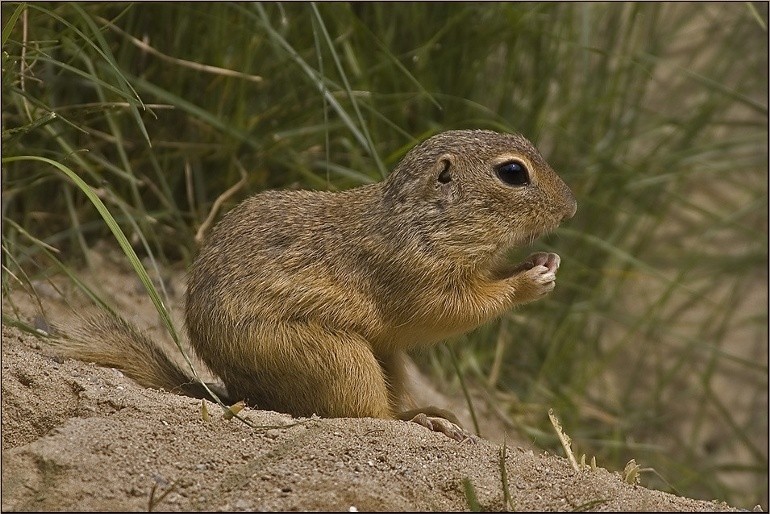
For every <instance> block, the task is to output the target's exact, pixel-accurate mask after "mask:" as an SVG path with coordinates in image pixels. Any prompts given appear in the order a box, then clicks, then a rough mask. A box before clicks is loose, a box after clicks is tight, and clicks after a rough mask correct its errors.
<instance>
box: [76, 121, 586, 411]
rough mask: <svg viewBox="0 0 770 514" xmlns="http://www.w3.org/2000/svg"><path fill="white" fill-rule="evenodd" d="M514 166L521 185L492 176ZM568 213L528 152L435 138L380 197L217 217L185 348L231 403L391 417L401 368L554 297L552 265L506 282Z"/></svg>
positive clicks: (496, 138)
mask: <svg viewBox="0 0 770 514" xmlns="http://www.w3.org/2000/svg"><path fill="white" fill-rule="evenodd" d="M512 159H515V160H517V161H519V162H521V163H522V164H523V165H525V166H526V168H528V170H529V176H530V181H529V183H528V184H525V185H513V186H512V185H508V184H506V183H504V182H503V181H501V180H500V178H498V176H497V175H496V173H495V165H497V164H500V163H503V162H507V161H510V160H512ZM448 175H450V176H451V179H450V180H448V181H447V179H448V178H450V177H449V176H448ZM575 209H576V202H575V198H574V196H573V195H572V193H571V192H570V190H569V188H568V187H567V186H566V185H565V184H564V182H562V180H561V179H560V178H559V177H558V176H557V175H556V173H555V172H554V171H553V170H552V169H551V168H550V167H549V166H548V164H547V163H546V162H545V160H544V159H543V158H542V157H541V156H540V154H539V153H538V152H537V150H536V149H535V148H534V147H533V146H532V144H531V143H529V142H528V141H527V140H526V139H525V138H523V137H521V136H518V135H511V134H499V133H495V132H490V131H466V130H463V131H450V132H444V133H441V134H438V135H436V136H434V137H432V138H430V139H428V140H426V141H424V142H423V143H421V144H420V145H418V146H416V147H415V148H413V149H412V150H411V151H410V152H409V153H408V154H407V155H406V156H405V157H404V159H403V160H402V161H401V162H400V163H399V164H398V165H397V166H396V168H395V170H394V171H393V173H391V174H390V176H388V177H387V179H385V180H384V181H383V182H380V183H377V184H372V185H366V186H362V187H358V188H355V189H351V190H348V191H344V192H341V193H331V192H312V191H266V192H263V193H260V194H257V195H255V196H253V197H251V198H248V199H246V200H245V201H243V202H242V203H241V204H240V205H238V206H237V207H235V208H234V209H233V210H232V211H230V212H229V213H228V214H226V215H225V216H224V218H223V219H222V220H221V221H220V222H219V223H218V224H217V225H216V227H215V228H214V229H213V231H212V233H211V235H210V237H209V238H208V240H207V241H206V242H205V243H204V245H203V247H202V248H201V250H200V253H199V255H198V257H197V259H196V260H195V262H194V264H193V265H192V268H191V269H190V272H189V280H188V289H187V298H186V306H185V308H186V312H185V314H186V328H187V332H188V336H189V341H190V344H191V345H192V347H193V348H194V349H195V352H196V353H197V355H198V356H199V357H200V358H201V359H202V360H203V361H204V362H205V363H206V364H207V365H208V367H209V368H210V369H211V370H212V371H213V372H214V373H216V374H217V375H218V376H219V377H220V378H221V379H222V381H223V382H224V384H225V386H226V388H227V391H228V393H229V395H230V398H233V399H246V400H247V402H248V403H250V404H251V405H255V406H257V407H260V408H265V409H272V410H277V411H282V412H288V413H291V414H293V415H302V416H309V415H311V414H314V413H315V414H318V415H320V416H326V417H364V416H371V417H379V418H394V417H397V416H398V413H399V411H400V408H401V407H400V405H399V402H400V398H401V395H402V393H403V390H402V389H403V376H402V375H403V367H402V364H401V362H402V359H403V355H404V352H405V351H407V350H408V349H410V348H412V347H414V346H416V345H421V344H429V343H433V342H436V341H440V340H442V339H445V338H447V337H450V336H452V335H455V334H460V333H463V332H466V331H468V330H470V329H473V328H474V327H477V326H478V325H480V324H483V323H485V322H487V321H489V320H492V319H494V318H495V317H497V316H499V315H500V314H502V313H504V312H505V311H506V310H508V309H510V308H511V307H512V306H514V305H517V304H521V303H525V302H529V301H532V300H537V299H538V298H541V297H542V296H544V295H545V294H546V293H548V292H549V291H551V290H552V289H553V287H554V281H555V273H556V269H557V268H558V265H559V258H558V256H557V255H555V254H543V253H537V254H533V255H532V256H530V257H529V258H528V259H527V260H526V261H525V262H523V263H521V264H519V265H517V266H512V265H510V264H508V263H507V262H506V260H505V254H506V252H507V251H508V250H510V249H511V248H513V247H516V246H521V245H523V244H527V243H530V242H532V241H533V240H534V239H535V238H536V237H538V236H540V235H542V234H544V233H546V232H548V231H551V230H553V229H555V228H556V227H557V226H558V225H559V223H560V222H561V221H562V220H564V219H567V218H570V217H571V216H572V215H573V214H574V213H575ZM116 327H117V324H116ZM124 332H125V334H126V337H129V338H131V339H133V340H134V341H136V336H135V335H132V334H133V331H129V330H124ZM81 336H82V334H81ZM121 338H123V339H125V337H123V336H121V335H120V334H118V335H116V336H115V337H114V338H112V340H111V344H113V345H117V347H118V348H119V349H120V350H121V353H122V357H123V358H125V359H138V358H140V356H141V359H144V360H145V361H146V360H148V359H149V360H155V359H157V358H158V357H157V353H154V351H153V350H151V348H149V347H150V346H151V342H148V341H146V340H144V339H142V340H141V341H140V342H139V343H136V342H134V343H133V344H131V345H129V344H125V343H120V342H119V341H120V340H121ZM81 339H82V337H81ZM92 353H93V352H92ZM75 354H76V355H77V352H75ZM91 359H92V360H97V361H99V359H96V358H93V356H91ZM108 364H109V365H112V366H118V367H123V368H124V369H128V368H126V366H125V365H123V366H121V363H120V362H115V361H114V360H113V361H110V362H108ZM131 369H134V368H131ZM153 373H162V374H165V375H166V376H165V377H164V376H156V377H154V378H153V377H152V376H149V377H148V376H147V375H148V374H149V375H151V374H153ZM182 375H184V373H182ZM168 376H173V381H176V382H178V381H179V380H180V378H179V373H178V372H175V373H171V372H168V371H167V366H165V365H164V366H155V367H152V366H150V367H147V368H146V369H145V371H144V376H142V377H141V378H142V383H144V384H145V385H155V386H161V387H165V388H169V386H178V385H179V384H175V383H174V384H170V383H169V378H168ZM188 392H189V391H188Z"/></svg>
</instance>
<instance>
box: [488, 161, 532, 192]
mask: <svg viewBox="0 0 770 514" xmlns="http://www.w3.org/2000/svg"><path fill="white" fill-rule="evenodd" d="M495 172H496V173H497V176H498V178H499V179H500V180H502V181H503V183H505V184H508V185H509V186H526V185H527V184H529V171H527V168H526V166H524V164H522V163H521V162H519V161H509V162H504V163H503V164H500V165H498V166H497V168H495Z"/></svg>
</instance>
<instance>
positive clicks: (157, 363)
mask: <svg viewBox="0 0 770 514" xmlns="http://www.w3.org/2000/svg"><path fill="white" fill-rule="evenodd" d="M52 342H53V346H54V349H55V351H56V353H58V354H60V355H62V356H64V357H72V358H75V359H79V360H83V361H88V362H95V363H97V364H99V365H102V366H108V367H111V368H117V369H119V370H121V371H123V372H124V373H125V374H126V375H127V376H128V377H130V378H132V379H134V380H135V381H137V382H138V383H139V384H141V385H142V386H145V387H152V388H156V389H165V390H166V391H170V392H175V393H179V394H184V395H187V396H192V397H195V398H206V399H210V400H213V398H212V397H211V395H210V394H209V393H208V391H206V388H205V387H204V386H203V384H201V382H200V381H199V380H198V379H197V378H195V377H194V376H193V374H192V372H189V373H188V372H186V371H185V370H184V368H183V367H182V366H181V365H180V364H179V363H177V362H176V361H175V360H174V359H173V358H171V356H170V355H168V353H166V351H165V350H164V349H163V348H162V347H161V346H159V345H158V344H156V343H155V342H154V341H152V340H151V339H150V338H149V337H148V336H147V335H145V334H143V333H142V332H140V331H139V329H137V328H136V327H135V326H134V325H132V324H131V323H129V322H128V321H126V320H124V319H123V318H121V317H120V316H117V315H112V314H106V313H102V314H99V315H96V316H94V317H90V318H87V319H83V320H81V323H79V324H78V325H67V326H64V327H61V326H57V327H56V337H55V338H54V339H53V341H52ZM208 385H209V387H210V388H212V390H213V391H214V392H215V393H216V394H217V395H218V396H220V399H222V400H223V401H227V399H226V394H225V391H224V389H223V388H222V387H221V386H218V385H217V384H208Z"/></svg>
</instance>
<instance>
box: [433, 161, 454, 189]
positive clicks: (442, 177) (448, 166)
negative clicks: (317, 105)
mask: <svg viewBox="0 0 770 514" xmlns="http://www.w3.org/2000/svg"><path fill="white" fill-rule="evenodd" d="M453 166H454V158H453V157H452V156H451V155H449V154H444V155H442V156H441V157H440V158H439V160H438V163H437V168H438V170H439V174H438V177H437V178H436V180H438V181H439V183H441V184H448V183H450V182H451V181H452V171H453V170H452V168H453Z"/></svg>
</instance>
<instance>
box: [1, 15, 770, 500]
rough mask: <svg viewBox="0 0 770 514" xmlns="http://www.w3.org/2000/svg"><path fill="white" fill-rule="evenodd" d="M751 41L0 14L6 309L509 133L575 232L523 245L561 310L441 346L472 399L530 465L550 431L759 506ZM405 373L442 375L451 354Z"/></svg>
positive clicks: (533, 24) (184, 259)
mask: <svg viewBox="0 0 770 514" xmlns="http://www.w3.org/2000/svg"><path fill="white" fill-rule="evenodd" d="M767 18H768V16H767V6H766V5H763V4H754V3H731V4H720V5H711V4H707V3H649V4H648V3H638V4H635V3H621V4H613V3H602V4H594V3H521V4H519V3H492V4H489V3H475V2H474V3H471V2H468V3H397V4H388V3H368V2H366V3H349V4H348V3H319V4H310V3H266V4H259V3H257V4H242V3H196V2H191V3H137V4H128V3H126V4H122V3H107V2H104V3H46V4H42V3H29V4H23V3H13V2H4V3H3V4H2V44H3V82H2V102H3V130H2V143H3V146H2V149H3V167H2V184H3V204H2V215H3V235H2V237H3V296H4V300H7V299H8V298H9V297H10V293H11V292H12V291H14V290H15V289H18V288H24V287H27V288H29V284H30V283H31V282H32V281H33V280H35V279H39V278H45V277H47V276H48V275H50V274H53V273H59V272H60V271H61V270H65V272H70V273H72V275H73V277H74V276H75V274H74V273H73V270H75V269H77V268H78V267H80V266H82V265H88V256H89V252H88V248H90V247H92V246H93V245H94V243H95V242H96V241H98V240H101V239H104V238H108V237H111V233H113V232H114V231H115V229H119V231H120V232H121V233H123V234H125V235H126V237H127V242H128V243H129V246H130V247H131V248H130V249H131V250H132V251H133V253H135V254H137V256H138V257H139V258H143V259H146V260H145V262H149V263H150V264H152V265H153V266H157V267H158V269H162V268H163V267H164V266H169V265H175V264H177V263H182V264H183V265H186V264H189V262H190V260H191V259H192V257H193V255H194V253H195V249H196V244H197V243H196V238H195V235H196V232H197V230H198V228H199V227H200V226H201V225H203V226H204V227H205V226H207V225H206V224H207V223H208V222H207V219H208V218H209V214H210V213H211V212H212V209H214V214H215V216H214V218H216V213H218V212H219V213H221V211H223V210H226V209H227V208H228V207H230V206H232V205H233V204H234V203H235V202H237V201H238V200H240V199H242V198H243V197H244V196H245V195H247V194H250V193H253V192H256V191H259V190H262V189H265V188H278V187H305V188H318V189H333V190H334V189H345V188H349V187H353V186H356V185H360V184H364V183H368V182H371V181H375V180H379V179H380V178H381V177H383V176H384V175H386V174H387V173H388V170H389V169H391V168H392V166H393V165H394V164H395V163H396V162H397V161H398V159H399V158H400V157H401V156H402V155H403V154H404V153H405V151H406V150H407V149H408V148H409V147H410V146H412V145H413V144H414V143H415V142H417V141H418V140H420V139H423V138H424V137H426V136H428V135H431V134H433V133H435V132H438V131H441V130H445V129H450V128H471V127H477V128H491V129H496V130H503V131H516V132H521V133H523V134H524V135H526V136H527V137H529V138H530V139H531V140H533V141H535V142H536V144H537V145H538V146H539V148H540V149H541V151H542V152H543V154H544V155H545V156H546V158H547V159H548V160H549V162H550V163H551V165H552V166H553V167H554V168H555V169H556V170H557V171H558V172H559V173H560V175H561V176H562V177H563V178H564V179H565V181H566V182H567V183H568V184H569V185H570V186H571V187H572V189H573V191H574V192H575V195H576V197H577V198H578V213H577V215H576V217H575V218H574V219H572V220H570V221H569V222H568V223H566V224H565V225H564V226H563V227H562V228H561V229H559V230H558V231H557V232H556V233H555V234H553V235H551V236H549V237H546V238H544V239H542V240H541V241H540V242H538V243H537V246H538V247H539V248H544V249H547V250H550V251H556V252H557V253H559V254H560V255H561V256H562V259H563V260H562V267H561V269H560V272H559V274H560V278H559V286H558V287H557V289H556V290H555V292H554V293H553V294H551V295H550V296H549V297H548V298H547V299H545V300H543V301H540V302H537V303H534V304H532V305H528V306H525V307H522V308H519V309H517V310H515V311H512V312H511V313H510V314H509V315H507V316H504V317H503V318H502V319H501V320H499V321H498V322H495V323H492V324H490V325H488V326H485V327H482V328H480V329H479V330H477V331H475V332H474V333H472V334H470V335H468V336H467V337H464V338H463V340H462V341H458V342H453V343H452V344H453V347H454V348H455V349H456V353H457V354H458V356H459V368H460V369H461V370H462V373H463V375H464V377H465V379H466V381H467V382H468V383H469V384H470V385H473V386H475V387H476V388H477V389H479V388H483V389H484V390H486V392H487V393H488V394H486V397H487V398H489V400H488V401H490V402H492V403H494V406H495V409H494V410H495V411H497V412H499V413H500V414H501V416H503V417H504V418H505V420H506V422H507V423H509V424H510V426H511V427H512V429H515V430H516V431H518V432H519V434H520V435H521V436H522V437H526V438H529V439H532V440H534V441H535V442H536V443H537V444H538V445H540V446H542V447H544V448H550V449H554V450H556V449H557V448H558V444H559V443H558V441H557V439H556V437H555V436H554V435H553V434H552V432H551V430H550V429H549V421H548V417H547V415H546V413H547V412H548V409H549V408H553V409H554V411H555V412H556V413H557V414H558V416H559V418H560V419H561V420H562V423H563V425H564V428H565V430H566V431H567V432H568V433H569V434H570V436H571V437H572V439H573V444H574V445H575V449H576V450H577V451H578V452H580V453H586V454H589V455H596V456H597V459H598V462H599V464H600V465H602V466H605V467H607V468H610V469H615V470H621V469H623V466H624V465H625V463H626V462H628V461H629V460H630V459H631V458H634V459H636V461H637V462H638V463H640V464H641V465H642V466H643V467H651V468H654V470H655V474H649V476H645V475H643V483H644V484H645V485H652V486H654V487H658V488H662V489H666V490H672V491H675V492H678V493H680V494H685V495H689V496H694V497H700V498H708V499H711V498H719V499H724V500H726V501H729V502H732V503H734V504H735V505H736V506H740V507H745V508H748V507H751V506H753V504H755V503H761V504H762V505H763V506H764V507H767V501H768V500H767V438H766V434H767V415H768V407H767V386H768V383H767V371H768V370H767V341H768V333H767V245H768V240H767V209H768V205H767V137H768V132H767V104H766V102H767V58H768V55H767ZM169 27H173V30H169ZM40 158H45V159H47V160H48V161H50V162H53V163H57V164H58V165H59V166H57V165H54V164H50V162H48V161H45V162H44V161H41V160H40ZM62 167H64V168H66V169H67V170H70V171H72V172H73V173H75V174H77V176H78V177H79V178H80V179H82V181H84V182H85V183H86V184H88V187H89V188H91V192H93V193H94V194H95V195H96V196H98V198H99V199H100V200H101V202H102V203H103V204H104V206H105V208H106V209H107V210H108V211H109V213H110V216H111V217H112V218H114V221H115V224H114V226H113V227H110V226H109V225H108V224H107V223H105V222H104V218H103V217H102V214H100V213H99V211H97V210H96V209H95V208H94V204H93V200H92V199H91V198H89V195H87V194H86V192H85V191H84V186H82V185H81V186H78V184H77V183H76V182H75V181H73V180H72V179H71V177H68V175H67V174H65V173H63V172H62V171H61V169H62ZM242 170H247V172H248V173H246V175H245V176H246V179H245V182H244V183H242V187H240V189H238V190H237V192H236V193H235V194H233V195H231V196H228V197H227V199H226V200H225V201H224V202H223V204H221V205H220V202H217V199H219V198H221V195H222V193H223V192H225V191H227V190H228V189H230V188H231V187H232V186H233V185H234V184H236V183H239V181H241V178H242V176H243V171H242ZM215 204H216V205H215ZM111 230H112V232H111ZM530 250H531V249H522V251H521V254H522V255H524V254H526V253H527V252H528V251H530ZM126 253H131V252H129V251H127V252H126ZM516 257H519V256H516ZM153 272H154V271H153ZM154 273H155V272H154ZM12 318H13V314H10V315H7V314H5V313H4V320H5V321H7V322H12V321H13V319H12ZM420 361H421V363H422V364H423V365H427V366H428V367H429V369H432V370H433V373H434V375H435V376H436V378H437V379H438V380H445V381H447V382H450V383H452V384H453V383H454V382H455V381H456V380H457V379H456V378H455V377H453V376H452V374H451V370H452V369H453V368H452V365H451V363H449V362H448V357H447V354H446V353H445V352H441V351H437V352H431V353H428V354H426V355H422V356H420ZM431 363H432V364H435V366H433V367H431Z"/></svg>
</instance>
